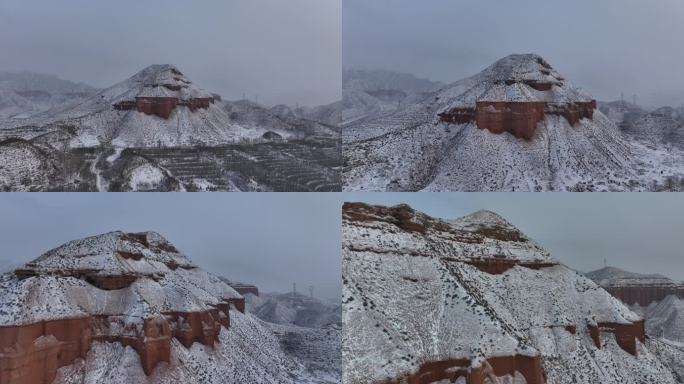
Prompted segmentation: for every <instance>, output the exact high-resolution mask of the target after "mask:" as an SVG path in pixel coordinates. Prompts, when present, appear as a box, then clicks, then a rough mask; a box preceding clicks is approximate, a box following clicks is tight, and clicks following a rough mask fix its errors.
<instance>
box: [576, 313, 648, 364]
mask: <svg viewBox="0 0 684 384" xmlns="http://www.w3.org/2000/svg"><path fill="white" fill-rule="evenodd" d="M588 328H589V335H590V337H591V339H592V340H593V341H594V345H596V348H599V349H600V348H601V333H602V332H609V333H612V334H613V335H615V341H616V342H617V344H618V345H619V346H620V348H622V349H623V350H625V351H626V352H629V353H631V354H632V355H634V356H636V355H637V346H636V342H637V340H639V341H640V342H642V343H645V342H646V329H645V327H644V321H643V320H640V321H635V322H633V323H627V324H621V323H605V322H600V323H590V324H588Z"/></svg>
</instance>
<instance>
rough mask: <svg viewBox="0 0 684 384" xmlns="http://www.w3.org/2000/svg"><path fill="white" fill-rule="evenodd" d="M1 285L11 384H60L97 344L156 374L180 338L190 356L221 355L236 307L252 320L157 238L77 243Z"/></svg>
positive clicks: (1, 337) (3, 367) (3, 359)
mask: <svg viewBox="0 0 684 384" xmlns="http://www.w3.org/2000/svg"><path fill="white" fill-rule="evenodd" d="M0 283H1V284H0V288H1V290H2V291H3V303H2V305H1V307H3V308H6V309H8V310H9V312H8V313H7V312H3V313H2V316H0V383H3V384H19V383H22V384H24V383H28V384H34V383H35V384H38V383H51V382H52V381H53V380H54V378H55V375H56V372H57V369H58V368H59V367H62V366H65V365H69V364H72V363H73V362H74V361H75V360H76V359H78V358H81V359H85V358H86V355H87V353H88V351H89V350H90V349H91V345H92V343H93V342H109V343H119V344H121V345H123V346H127V347H131V348H133V349H134V350H135V351H136V352H137V353H138V355H139V356H140V362H141V365H142V369H143V371H144V372H145V374H147V375H150V374H152V372H153V371H154V369H155V367H157V365H159V364H160V363H169V362H170V356H171V349H172V340H173V339H174V338H175V339H177V340H178V341H179V342H180V343H181V344H182V345H183V346H185V347H186V348H190V347H191V346H192V344H193V343H195V342H197V343H200V344H203V345H206V346H214V345H215V344H216V343H217V342H218V341H219V334H220V332H221V330H222V329H223V328H228V327H230V310H231V306H232V307H233V308H234V309H237V310H238V311H240V312H244V298H243V297H242V296H241V295H240V294H238V293H237V292H236V291H235V290H233V289H232V288H231V287H230V286H228V285H227V284H225V283H223V282H222V281H221V280H220V279H219V278H218V277H213V276H211V275H209V274H207V273H206V272H204V271H202V270H201V269H199V268H198V267H197V266H195V265H194V264H192V263H191V262H190V261H189V260H188V259H187V258H186V257H185V256H184V255H183V254H181V253H180V252H179V251H178V250H177V249H176V248H175V247H174V246H173V245H172V244H170V243H169V242H168V241H166V240H165V239H164V238H162V237H161V236H160V235H158V234H156V233H154V232H146V233H136V234H130V233H123V232H112V233H108V234H104V235H99V236H95V237H91V238H86V239H82V240H76V241H73V242H70V243H67V244H65V245H63V246H61V247H59V248H56V249H54V250H51V251H49V252H47V253H45V254H44V255H43V256H41V257H40V258H38V259H36V260H34V261H33V262H31V263H28V264H26V265H25V266H23V267H22V268H19V269H17V270H16V271H14V273H13V274H11V275H5V276H3V279H2V281H0ZM26 292H32V293H33V294H37V295H39V296H38V297H36V298H32V297H31V296H30V295H29V296H25V295H26ZM41 295H44V296H45V297H42V296H41ZM31 300H37V302H35V303H32V302H30V301H31Z"/></svg>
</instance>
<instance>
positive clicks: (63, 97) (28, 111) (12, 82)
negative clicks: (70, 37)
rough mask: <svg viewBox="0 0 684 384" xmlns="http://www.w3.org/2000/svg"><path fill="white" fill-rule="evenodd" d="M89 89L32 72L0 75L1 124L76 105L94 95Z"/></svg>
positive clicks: (87, 86) (90, 88)
mask: <svg viewBox="0 0 684 384" xmlns="http://www.w3.org/2000/svg"><path fill="white" fill-rule="evenodd" d="M95 92H97V90H96V89H95V88H93V87H91V86H89V85H86V84H81V83H74V82H71V81H67V80H62V79H60V78H58V77H57V76H53V75H43V74H39V73H33V72H28V71H24V72H0V120H2V119H27V118H30V117H33V116H36V115H39V114H41V113H43V112H46V111H49V110H51V109H57V108H64V107H65V106H67V105H75V104H77V103H79V102H81V101H83V100H85V99H87V98H89V97H91V96H92V95H93V94H95Z"/></svg>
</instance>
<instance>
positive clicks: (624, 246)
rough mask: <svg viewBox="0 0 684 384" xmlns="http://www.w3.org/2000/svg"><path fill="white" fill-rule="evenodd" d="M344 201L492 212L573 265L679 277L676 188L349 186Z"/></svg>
mask: <svg viewBox="0 0 684 384" xmlns="http://www.w3.org/2000/svg"><path fill="white" fill-rule="evenodd" d="M344 198H345V200H346V201H364V202H369V203H373V204H383V205H395V204H399V203H407V204H409V205H411V206H412V207H413V208H415V209H417V210H419V211H423V212H425V213H427V214H429V215H431V216H434V217H441V218H447V219H450V218H457V217H461V216H464V215H467V214H469V213H472V212H474V211H477V210H480V209H488V210H491V211H494V212H497V213H499V214H500V215H502V216H503V217H504V218H506V219H507V220H508V221H510V222H511V223H512V224H513V225H515V226H516V227H518V228H519V229H520V230H521V231H523V232H524V233H525V234H527V235H528V236H530V237H532V238H533V239H535V240H537V241H538V242H539V243H540V244H541V245H542V246H543V247H545V248H546V249H548V250H549V251H550V252H551V254H552V256H553V257H555V258H556V259H558V260H560V261H561V262H562V263H564V264H566V265H568V266H570V267H571V268H575V269H577V270H580V271H585V272H587V271H591V270H595V269H598V268H601V267H603V260H604V258H606V259H607V261H608V264H609V265H612V266H615V267H619V268H623V269H626V270H629V271H632V272H638V273H660V274H663V275H666V276H669V277H670V278H673V279H678V280H684V255H682V247H681V233H682V228H684V224H682V223H683V221H682V217H684V199H682V196H679V194H677V193H671V194H655V193H605V194H602V193H585V194H579V193H567V194H566V193H367V194H362V193H357V194H347V195H345V196H344Z"/></svg>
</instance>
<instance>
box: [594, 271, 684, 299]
mask: <svg viewBox="0 0 684 384" xmlns="http://www.w3.org/2000/svg"><path fill="white" fill-rule="evenodd" d="M587 277H589V278H590V279H592V280H594V281H595V282H596V283H597V284H599V285H600V286H601V287H603V289H605V290H606V291H608V292H610V294H611V295H613V296H615V297H617V298H618V299H620V301H622V302H623V303H625V304H627V305H635V304H638V305H640V306H642V307H647V306H649V305H650V304H652V303H654V302H656V303H657V302H660V301H662V300H663V299H665V298H666V297H667V296H669V295H673V296H676V297H679V298H684V283H682V282H678V281H674V280H672V279H669V278H667V277H665V276H662V275H644V274H638V273H632V272H627V271H623V270H621V269H619V268H615V267H605V268H602V269H599V270H596V271H593V272H589V273H587Z"/></svg>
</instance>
